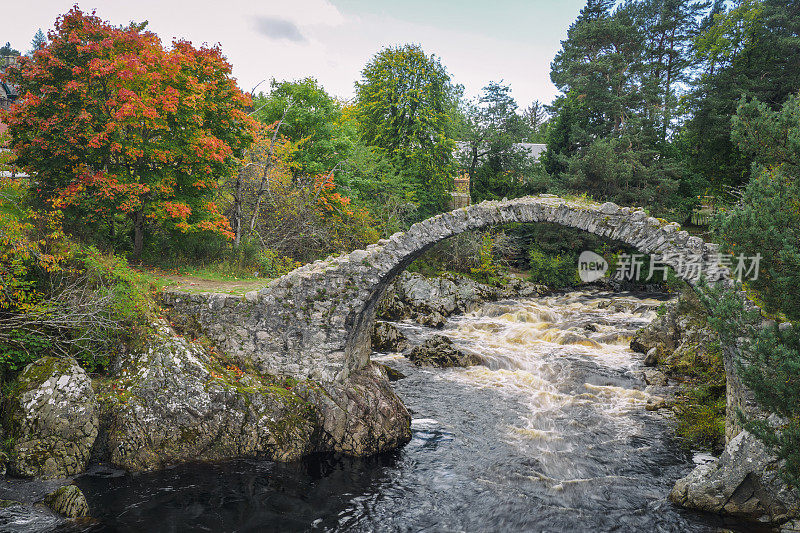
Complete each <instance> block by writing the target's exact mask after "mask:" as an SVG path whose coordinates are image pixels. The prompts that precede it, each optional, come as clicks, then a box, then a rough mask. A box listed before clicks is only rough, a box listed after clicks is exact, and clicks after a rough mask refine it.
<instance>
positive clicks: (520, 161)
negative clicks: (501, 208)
mask: <svg viewBox="0 0 800 533" xmlns="http://www.w3.org/2000/svg"><path fill="white" fill-rule="evenodd" d="M517 108H518V106H517V102H516V101H515V100H514V98H513V97H512V96H511V87H509V86H508V85H503V84H502V83H497V82H491V83H489V85H487V86H486V87H484V88H483V90H482V91H481V95H480V97H479V98H478V102H477V104H473V105H470V106H467V109H466V111H465V118H466V128H465V130H466V131H465V132H464V135H463V136H462V137H461V139H462V140H461V146H462V149H461V155H460V159H461V166H462V168H464V169H465V170H466V172H467V174H468V175H469V177H470V192H471V195H472V200H473V201H475V202H479V201H481V200H485V199H499V198H503V197H509V198H511V197H515V196H521V195H523V194H525V187H524V185H525V177H526V176H525V175H526V174H527V171H528V170H529V169H528V167H530V165H531V162H530V157H529V155H528V154H527V153H526V152H524V151H522V150H520V149H518V147H516V146H515V144H516V143H519V142H522V141H523V140H525V139H526V138H527V136H528V134H529V133H530V128H529V127H528V124H527V123H526V121H525V119H524V118H523V117H522V116H520V115H519V114H518V113H517Z"/></svg>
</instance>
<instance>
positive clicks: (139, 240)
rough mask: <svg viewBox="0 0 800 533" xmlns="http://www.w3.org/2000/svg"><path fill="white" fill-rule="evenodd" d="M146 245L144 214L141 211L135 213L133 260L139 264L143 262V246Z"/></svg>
mask: <svg viewBox="0 0 800 533" xmlns="http://www.w3.org/2000/svg"><path fill="white" fill-rule="evenodd" d="M143 244H144V214H143V213H142V211H141V209H140V210H137V211H135V212H134V213H133V260H134V261H135V262H137V263H139V262H140V261H141V260H142V245H143Z"/></svg>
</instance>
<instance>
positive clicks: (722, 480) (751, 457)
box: [669, 431, 800, 524]
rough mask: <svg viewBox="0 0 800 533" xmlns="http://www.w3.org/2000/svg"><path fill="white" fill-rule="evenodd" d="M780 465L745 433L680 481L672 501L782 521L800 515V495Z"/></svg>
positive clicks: (742, 516)
mask: <svg viewBox="0 0 800 533" xmlns="http://www.w3.org/2000/svg"><path fill="white" fill-rule="evenodd" d="M779 468H780V463H779V461H777V459H776V458H775V457H774V456H772V455H771V454H770V453H769V452H768V451H767V450H766V448H765V447H764V445H763V444H762V443H761V442H760V441H759V440H758V439H756V437H754V436H753V435H752V434H750V433H748V432H747V431H742V432H741V433H739V434H738V435H737V436H736V437H734V438H733V439H732V440H731V441H730V442H729V443H728V445H727V446H726V447H725V451H724V452H723V453H722V455H721V456H720V457H719V459H716V460H714V461H712V462H709V463H706V464H703V465H700V466H698V467H697V468H695V469H694V470H693V471H692V472H691V473H690V474H689V475H688V476H686V477H685V478H683V479H680V480H678V481H677V482H676V483H675V486H674V488H673V489H672V492H671V493H670V495H669V499H670V501H671V502H673V503H675V504H677V505H680V506H682V507H687V508H690V509H697V510H701V511H708V512H712V513H721V514H727V515H732V516H737V517H741V518H746V519H749V520H757V521H760V522H767V523H771V524H780V523H782V522H786V521H787V520H788V519H790V518H793V517H797V516H798V512H800V501H799V500H798V496H797V493H795V492H794V491H793V490H792V489H790V488H789V487H787V486H786V483H785V482H784V481H783V479H781V477H780V472H779Z"/></svg>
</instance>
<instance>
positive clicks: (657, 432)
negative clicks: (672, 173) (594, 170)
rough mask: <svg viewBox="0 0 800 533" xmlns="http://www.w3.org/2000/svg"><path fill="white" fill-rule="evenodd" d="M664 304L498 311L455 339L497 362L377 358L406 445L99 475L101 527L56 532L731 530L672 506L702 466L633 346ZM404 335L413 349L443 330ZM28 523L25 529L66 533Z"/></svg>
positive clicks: (573, 304)
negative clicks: (682, 484)
mask: <svg viewBox="0 0 800 533" xmlns="http://www.w3.org/2000/svg"><path fill="white" fill-rule="evenodd" d="M658 304H659V302H658V301H657V300H655V299H651V298H647V297H645V296H642V295H631V294H626V295H611V294H601V293H594V292H572V293H568V294H564V295H558V296H553V297H550V298H543V299H538V300H536V301H533V300H521V301H514V302H500V303H491V304H485V305H483V306H482V307H481V308H479V309H478V310H476V311H475V312H474V313H472V314H470V315H467V316H464V317H458V318H454V319H452V320H451V321H450V322H449V323H448V325H447V326H446V328H445V332H444V333H445V334H447V335H449V336H451V337H452V338H453V339H454V340H455V341H456V342H457V344H459V345H460V346H461V347H463V348H464V349H468V350H472V351H474V352H476V353H479V354H481V355H482V356H483V357H484V358H485V360H486V364H485V365H484V366H477V367H472V368H469V369H448V370H443V369H420V368H416V367H414V366H413V365H410V364H409V363H408V362H407V361H406V360H405V359H404V358H402V357H401V356H398V355H396V354H394V355H393V354H383V355H379V354H376V359H378V360H381V361H383V362H385V363H387V364H390V365H392V366H395V367H396V368H398V369H400V370H401V371H402V372H404V373H406V375H407V378H405V379H403V380H400V381H398V382H395V383H394V385H395V387H396V390H397V392H398V393H399V394H400V396H401V397H402V398H403V400H404V401H405V402H406V405H407V406H408V407H409V408H410V409H411V411H412V414H413V419H414V421H413V424H412V428H413V435H414V436H413V440H412V441H411V442H410V443H409V444H408V445H407V446H405V447H404V448H403V449H401V450H398V451H396V452H394V453H391V454H386V455H384V456H381V457H377V458H369V459H361V460H356V459H342V458H332V457H329V456H324V457H315V458H311V459H308V460H305V461H303V462H300V463H295V464H276V463H271V462H267V461H255V460H253V461H234V462H229V463H225V464H216V465H183V466H180V467H176V468H173V469H169V470H166V471H163V472H157V473H149V474H141V475H133V476H131V475H120V474H119V473H115V472H110V471H108V472H104V471H96V472H94V473H92V474H90V475H85V476H82V477H81V478H79V479H78V480H77V484H78V485H79V486H80V487H81V489H82V490H83V491H84V493H85V494H86V496H87V498H88V500H89V505H90V508H91V509H92V513H93V515H94V517H95V518H96V521H94V522H90V523H84V524H80V525H77V526H76V525H67V524H63V523H62V524H61V525H58V526H56V529H57V530H59V531H75V530H79V531H125V532H127V531H131V532H134V531H135V532H158V531H165V532H169V531H176V532H177V531H317V530H318V531H564V532H573V531H592V532H594V531H675V532H685V531H716V530H717V529H718V527H720V526H721V525H722V524H720V523H718V522H715V521H714V520H713V519H712V518H711V517H706V516H703V515H698V514H694V513H688V512H683V511H679V510H677V509H675V508H674V507H672V505H671V504H669V502H667V500H666V495H667V494H668V493H669V489H670V488H671V486H672V484H673V482H674V481H675V479H677V478H678V477H680V476H683V475H685V474H686V473H687V472H688V471H689V470H690V469H691V468H692V466H693V465H692V462H691V459H690V457H688V456H687V454H685V453H683V452H681V451H680V448H679V446H678V444H677V443H676V442H674V441H673V440H672V437H671V435H670V431H669V426H668V422H667V421H665V420H664V418H663V417H662V416H660V415H659V414H657V413H651V412H648V411H646V410H645V409H644V405H645V403H646V401H647V398H648V395H647V393H646V392H644V384H643V383H642V382H641V381H639V380H638V379H637V378H636V376H635V370H636V369H638V368H639V367H640V362H639V361H640V357H639V356H636V355H634V354H632V353H631V352H630V350H629V349H628V348H627V344H628V341H629V338H630V336H631V335H632V332H633V331H635V330H636V329H637V328H638V327H640V326H642V325H643V324H645V323H647V322H648V321H649V320H651V319H652V318H653V316H654V309H655V307H656V306H657V305H658ZM400 326H401V328H402V329H403V330H404V331H405V332H406V334H407V335H409V337H411V338H412V340H414V341H421V340H423V338H424V337H426V336H429V335H431V334H432V333H433V332H432V331H431V330H428V329H426V328H421V327H419V326H416V325H412V324H401V325H400ZM29 518H30V519H31V521H29V522H28V524H27V525H25V526H23V524H21V523H18V524H17V525H18V526H20V528H21V529H23V530H28V531H35V530H52V528H53V526H52V523H50V524H45V523H44V522H38V526H37V520H36V518H35V517H29ZM42 520H43V518H42ZM6 523H7V522H6ZM728 527H732V525H730V524H729V525H728ZM733 527H734V528H735V527H736V526H735V525H733ZM742 530H746V529H745V528H742Z"/></svg>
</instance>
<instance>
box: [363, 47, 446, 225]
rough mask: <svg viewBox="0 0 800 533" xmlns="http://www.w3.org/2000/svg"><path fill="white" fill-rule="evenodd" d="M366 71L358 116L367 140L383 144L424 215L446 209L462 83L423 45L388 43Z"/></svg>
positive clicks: (380, 145) (371, 143)
mask: <svg viewBox="0 0 800 533" xmlns="http://www.w3.org/2000/svg"><path fill="white" fill-rule="evenodd" d="M361 74H362V79H361V81H359V82H357V83H356V116H357V120H358V124H359V129H360V133H361V135H362V138H363V139H364V142H365V143H366V144H367V145H368V146H374V147H376V148H378V149H379V150H381V152H382V153H383V154H384V155H385V156H386V157H387V158H389V159H390V160H391V161H392V162H393V164H394V165H395V166H396V167H397V168H398V169H400V170H401V172H402V173H403V176H404V177H405V178H406V179H407V180H408V182H409V183H411V184H412V187H413V189H414V194H415V196H416V199H417V201H418V202H419V204H420V209H419V212H418V214H419V216H420V217H425V216H429V215H431V214H434V213H437V212H440V211H442V210H444V209H445V208H446V206H447V192H448V191H449V190H450V189H451V188H452V178H453V175H454V173H455V165H454V159H453V150H454V148H455V142H454V140H453V139H454V135H455V127H456V120H455V115H456V111H457V102H458V98H459V95H460V92H461V89H460V87H458V86H456V85H453V83H452V81H451V79H450V75H449V74H448V72H447V70H446V69H445V67H444V66H443V65H442V64H441V61H440V60H439V59H438V58H437V57H436V56H433V55H431V56H428V55H427V54H426V53H425V52H424V51H423V50H422V48H421V47H420V46H418V45H408V44H407V45H403V46H399V47H395V48H392V47H388V48H384V49H383V50H381V51H380V52H378V53H377V54H376V55H375V56H374V57H373V58H372V59H371V60H370V62H369V63H368V64H367V65H366V67H364V70H363V71H362V73H361Z"/></svg>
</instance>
